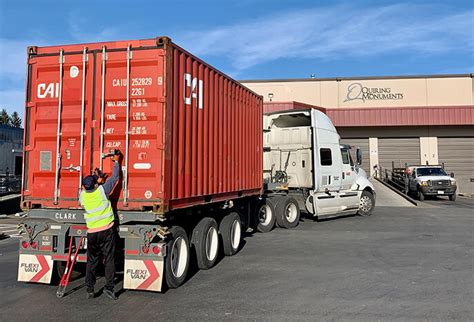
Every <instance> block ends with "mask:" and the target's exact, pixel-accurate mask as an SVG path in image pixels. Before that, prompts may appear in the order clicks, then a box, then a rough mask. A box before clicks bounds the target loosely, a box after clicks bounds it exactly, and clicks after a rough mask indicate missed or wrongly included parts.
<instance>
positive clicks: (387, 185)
mask: <svg viewBox="0 0 474 322" xmlns="http://www.w3.org/2000/svg"><path fill="white" fill-rule="evenodd" d="M374 179H375V180H377V181H378V182H380V183H381V184H383V185H384V186H386V187H387V188H389V189H390V190H392V191H393V192H395V193H396V194H398V195H399V196H401V197H403V198H405V199H406V200H407V201H408V202H410V203H412V204H414V205H415V206H418V202H417V201H416V200H415V199H412V198H410V197H409V196H407V195H406V194H404V193H402V192H400V191H399V190H397V189H395V188H394V187H392V186H391V185H389V184H388V183H386V182H384V181H382V180H380V179H379V178H374Z"/></svg>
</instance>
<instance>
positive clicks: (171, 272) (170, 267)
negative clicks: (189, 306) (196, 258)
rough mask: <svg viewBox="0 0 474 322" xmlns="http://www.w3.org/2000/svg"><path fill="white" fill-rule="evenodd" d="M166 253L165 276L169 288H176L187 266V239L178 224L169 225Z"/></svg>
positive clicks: (183, 276)
mask: <svg viewBox="0 0 474 322" xmlns="http://www.w3.org/2000/svg"><path fill="white" fill-rule="evenodd" d="M170 235H171V239H170V241H169V242H168V245H167V248H168V254H167V256H166V259H165V278H166V284H167V285H168V287H169V288H177V287H179V286H180V285H181V284H183V283H184V280H185V279H186V275H187V274H188V268H189V240H188V236H187V235H186V232H185V231H184V229H183V228H181V227H179V226H175V227H171V229H170Z"/></svg>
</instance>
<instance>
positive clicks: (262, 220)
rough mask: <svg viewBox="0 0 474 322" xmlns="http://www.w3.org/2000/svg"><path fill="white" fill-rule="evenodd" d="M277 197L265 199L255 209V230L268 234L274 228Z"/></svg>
mask: <svg viewBox="0 0 474 322" xmlns="http://www.w3.org/2000/svg"><path fill="white" fill-rule="evenodd" d="M277 201H278V197H273V198H266V199H263V200H262V201H261V202H260V203H258V205H257V207H256V218H257V230H258V231H259V232H261V233H268V232H270V231H272V229H273V228H274V227H275V221H276V217H275V212H276V204H277Z"/></svg>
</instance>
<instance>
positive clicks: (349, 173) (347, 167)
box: [341, 148, 356, 190]
mask: <svg viewBox="0 0 474 322" xmlns="http://www.w3.org/2000/svg"><path fill="white" fill-rule="evenodd" d="M341 156H342V184H341V189H342V190H349V189H350V188H351V186H352V184H353V183H354V182H355V179H356V174H355V172H354V170H355V169H354V162H353V161H352V158H351V155H350V152H349V149H346V148H341Z"/></svg>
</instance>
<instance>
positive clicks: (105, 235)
mask: <svg viewBox="0 0 474 322" xmlns="http://www.w3.org/2000/svg"><path fill="white" fill-rule="evenodd" d="M115 234H116V233H115V230H114V227H111V228H109V229H107V230H103V231H99V232H96V233H88V234H87V268H86V287H87V291H92V290H93V289H94V285H95V281H96V272H97V265H98V264H99V260H100V258H101V255H102V258H103V259H104V265H105V281H106V284H105V288H106V289H108V290H111V291H113V289H114V275H115Z"/></svg>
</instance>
